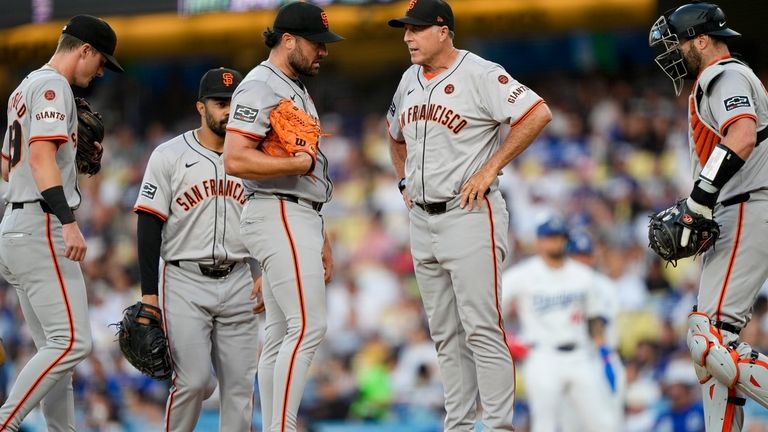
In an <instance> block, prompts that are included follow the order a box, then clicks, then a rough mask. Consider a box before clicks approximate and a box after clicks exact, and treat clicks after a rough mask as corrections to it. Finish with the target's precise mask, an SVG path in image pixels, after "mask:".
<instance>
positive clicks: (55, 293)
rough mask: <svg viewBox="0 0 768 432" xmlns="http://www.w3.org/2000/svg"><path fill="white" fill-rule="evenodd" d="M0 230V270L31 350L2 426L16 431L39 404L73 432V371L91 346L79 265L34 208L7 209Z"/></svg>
mask: <svg viewBox="0 0 768 432" xmlns="http://www.w3.org/2000/svg"><path fill="white" fill-rule="evenodd" d="M0 232H1V233H2V234H0V235H1V236H2V237H1V238H0V272H2V275H3V277H4V278H5V279H6V280H7V281H8V282H9V283H10V284H11V285H13V286H14V287H15V288H16V292H17V294H18V296H19V301H20V304H21V307H22V312H23V314H24V319H25V320H26V322H27V324H28V326H29V328H30V331H31V333H32V337H33V340H34V342H35V346H36V347H37V353H36V354H35V355H34V356H33V357H32V358H31V359H30V360H29V361H28V362H27V364H26V365H25V366H24V368H23V369H22V370H21V372H20V373H19V375H18V377H17V379H16V382H15V383H14V385H13V387H12V388H11V390H10V392H9V395H8V399H7V400H6V401H5V404H4V405H3V406H2V407H0V430H8V431H16V430H18V428H19V426H20V424H21V422H22V420H23V419H24V417H25V416H26V415H27V414H28V413H29V412H30V411H31V410H32V409H33V408H34V407H35V406H37V405H38V404H39V403H40V402H43V414H44V415H45V418H46V422H47V424H48V430H49V431H56V432H59V431H74V430H75V424H74V402H73V401H74V398H73V395H72V370H73V369H74V367H75V366H76V365H77V364H78V363H79V362H80V361H82V360H83V359H84V358H85V357H87V356H88V354H89V353H90V352H91V347H92V341H91V328H90V323H89V317H88V300H87V297H86V290H85V282H84V280H83V274H82V272H81V270H80V264H79V263H77V262H74V261H71V260H69V259H68V258H66V257H64V253H63V252H64V241H63V239H62V231H61V224H60V223H59V222H58V220H57V219H56V217H55V216H52V215H50V214H46V213H43V211H42V210H41V209H40V207H39V206H37V205H34V204H28V205H26V206H25V207H24V208H23V209H17V210H11V208H10V206H8V207H7V209H6V213H5V217H4V218H3V222H2V226H1V228H0Z"/></svg>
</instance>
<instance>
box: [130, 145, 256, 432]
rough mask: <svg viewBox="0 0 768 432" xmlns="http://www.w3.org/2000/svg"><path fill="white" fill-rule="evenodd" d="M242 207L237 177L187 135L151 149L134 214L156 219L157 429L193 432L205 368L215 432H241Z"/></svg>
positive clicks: (245, 373)
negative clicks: (164, 372)
mask: <svg viewBox="0 0 768 432" xmlns="http://www.w3.org/2000/svg"><path fill="white" fill-rule="evenodd" d="M243 204H245V191H244V189H243V185H242V182H241V180H240V179H239V178H237V177H232V176H228V175H227V174H226V173H225V172H224V159H223V157H222V155H220V154H218V153H216V152H214V151H212V150H210V149H208V148H206V147H204V146H203V145H202V144H201V143H200V142H199V140H198V139H197V136H196V134H195V133H194V132H192V131H189V132H185V133H183V134H181V135H179V136H177V137H175V138H173V139H171V140H169V141H167V142H165V143H163V144H161V145H160V146H158V147H157V148H156V149H155V150H154V151H153V152H152V155H151V157H150V159H149V162H148V164H147V168H146V171H145V173H144V180H143V183H142V185H141V190H140V192H139V196H138V198H137V200H136V206H135V208H134V209H135V210H136V211H144V212H147V213H150V214H153V215H155V216H157V217H158V218H160V219H162V220H164V221H165V224H164V225H163V232H162V246H161V256H162V257H163V260H164V261H165V263H166V264H165V267H164V269H163V275H162V278H161V287H160V293H161V307H162V309H163V315H164V317H165V320H164V322H165V327H166V334H167V336H168V342H169V346H170V350H171V358H172V361H173V365H174V376H173V385H172V388H171V394H170V396H169V397H168V403H167V406H166V418H165V428H164V430H165V431H190V430H192V429H193V428H194V427H195V424H196V423H197V419H198V417H199V415H200V410H201V408H202V402H203V400H204V399H206V398H208V396H210V394H211V392H213V389H214V388H215V384H216V379H215V378H214V377H213V376H212V375H211V365H213V369H214V371H215V374H216V378H218V382H219V385H220V387H221V388H220V394H221V415H220V419H221V420H220V430H222V431H230V430H233V431H234V430H250V426H251V419H252V416H253V391H254V383H255V378H256V369H257V367H258V349H257V348H258V343H257V337H258V335H257V333H258V327H257V325H258V324H257V323H258V322H257V319H256V316H255V315H253V313H252V311H251V307H252V304H253V303H252V301H251V300H250V299H249V296H250V294H251V290H252V288H253V279H252V277H251V271H250V268H249V266H248V264H247V263H246V262H245V259H246V258H247V257H248V256H249V253H248V250H247V249H246V247H245V245H244V244H243V242H242V240H241V236H240V231H239V226H240V214H241V212H242V208H243ZM210 269H214V271H216V272H219V274H218V275H216V276H214V275H211V273H210Z"/></svg>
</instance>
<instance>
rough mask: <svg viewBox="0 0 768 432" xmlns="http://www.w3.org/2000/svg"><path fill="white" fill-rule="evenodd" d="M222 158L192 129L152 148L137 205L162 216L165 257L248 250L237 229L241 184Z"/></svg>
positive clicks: (234, 255) (215, 257)
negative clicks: (203, 143) (227, 169)
mask: <svg viewBox="0 0 768 432" xmlns="http://www.w3.org/2000/svg"><path fill="white" fill-rule="evenodd" d="M223 164H224V161H223V158H222V157H221V155H219V154H217V153H216V152H214V151H212V150H209V149H207V148H205V147H203V145H202V144H200V142H199V141H198V139H197V137H196V136H195V134H194V133H193V132H192V131H188V132H185V133H183V134H181V135H179V136H177V137H175V138H173V139H171V140H170V141H168V142H166V143H163V144H161V145H160V146H158V147H157V148H156V149H155V150H154V151H153V152H152V155H151V156H150V159H149V162H148V163H147V169H146V171H145V173H144V180H143V182H142V184H141V191H140V192H139V196H138V198H137V200H136V206H135V210H141V211H145V212H148V213H151V214H154V215H155V216H157V217H159V218H160V219H162V220H164V221H165V222H166V223H165V225H164V227H163V243H162V248H161V252H160V254H161V256H162V257H163V260H165V261H166V262H170V261H174V260H180V261H198V262H206V263H209V264H218V263H221V262H234V261H242V260H244V259H245V258H247V257H248V256H249V254H248V249H246V247H245V245H244V244H243V242H242V240H241V239H240V235H239V231H238V229H237V227H238V226H239V224H240V213H242V208H243V205H244V204H245V196H246V193H245V189H244V187H243V183H242V181H241V180H240V179H239V178H237V177H233V176H228V175H227V174H226V173H225V172H224V165H223Z"/></svg>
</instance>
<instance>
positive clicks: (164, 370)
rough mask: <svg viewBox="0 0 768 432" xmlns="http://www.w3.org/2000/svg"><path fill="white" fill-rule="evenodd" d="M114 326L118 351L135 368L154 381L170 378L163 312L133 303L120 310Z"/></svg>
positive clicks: (147, 305)
mask: <svg viewBox="0 0 768 432" xmlns="http://www.w3.org/2000/svg"><path fill="white" fill-rule="evenodd" d="M114 325H115V326H117V335H118V341H119V343H120V351H122V352H123V356H125V359H126V360H128V362H129V363H131V364H132V365H133V366H134V367H135V368H136V369H138V370H139V371H140V372H141V373H143V374H144V375H147V376H148V377H150V378H154V379H156V380H167V379H169V378H170V377H171V374H172V372H173V367H172V365H171V356H170V353H169V352H168V342H167V340H166V339H165V333H163V328H162V313H161V311H160V309H159V308H156V307H155V306H152V305H149V304H146V303H142V302H140V301H139V302H136V304H134V305H132V306H129V307H128V308H126V309H125V311H124V312H123V320H122V321H120V322H118V323H115V324H114Z"/></svg>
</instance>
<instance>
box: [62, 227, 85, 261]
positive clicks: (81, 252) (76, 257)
mask: <svg viewBox="0 0 768 432" xmlns="http://www.w3.org/2000/svg"><path fill="white" fill-rule="evenodd" d="M61 234H62V237H63V238H64V256H65V257H67V258H69V259H71V260H72V261H82V260H83V258H85V251H86V249H87V246H86V245H85V238H83V233H81V232H80V228H79V227H78V226H77V222H72V223H68V224H66V225H62V226H61Z"/></svg>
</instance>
